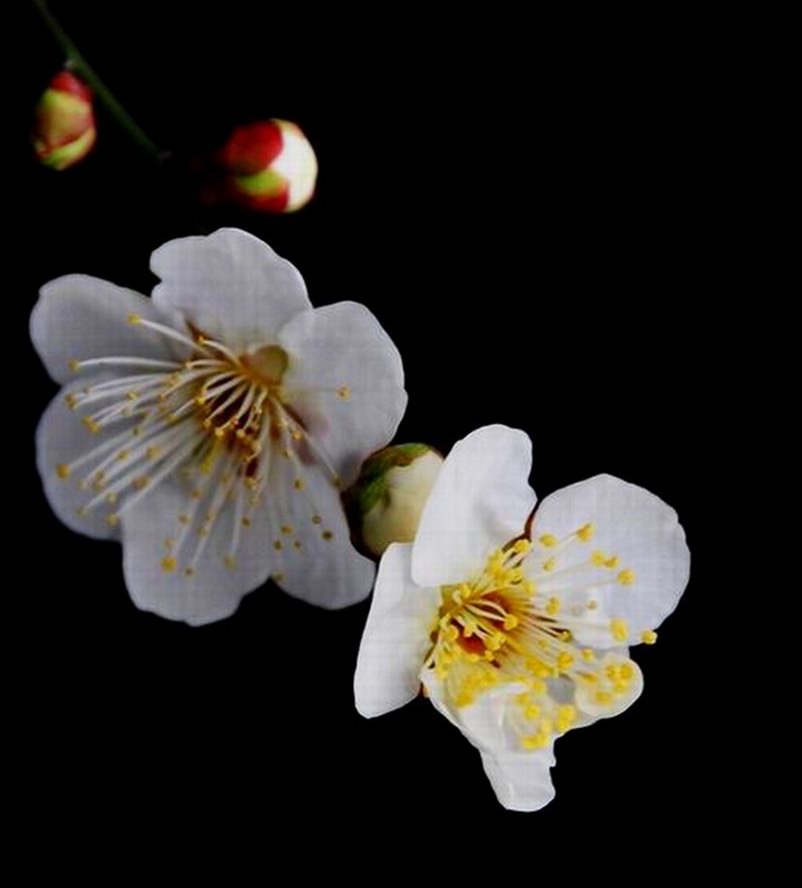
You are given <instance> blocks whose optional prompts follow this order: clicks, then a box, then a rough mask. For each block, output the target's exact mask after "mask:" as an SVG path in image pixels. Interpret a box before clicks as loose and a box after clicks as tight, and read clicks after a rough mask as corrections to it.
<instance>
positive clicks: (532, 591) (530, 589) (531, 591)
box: [523, 580, 537, 595]
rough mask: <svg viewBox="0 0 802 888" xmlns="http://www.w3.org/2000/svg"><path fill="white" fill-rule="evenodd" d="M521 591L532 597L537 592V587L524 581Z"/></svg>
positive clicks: (530, 582)
mask: <svg viewBox="0 0 802 888" xmlns="http://www.w3.org/2000/svg"><path fill="white" fill-rule="evenodd" d="M523 590H524V592H526V594H527V595H534V594H535V592H537V586H535V584H534V583H533V582H532V580H524V582H523Z"/></svg>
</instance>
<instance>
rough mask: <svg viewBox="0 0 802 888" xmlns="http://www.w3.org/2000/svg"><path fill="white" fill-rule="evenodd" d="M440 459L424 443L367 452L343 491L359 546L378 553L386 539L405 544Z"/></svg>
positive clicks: (412, 533)
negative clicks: (349, 484)
mask: <svg viewBox="0 0 802 888" xmlns="http://www.w3.org/2000/svg"><path fill="white" fill-rule="evenodd" d="M442 464H443V457H442V456H440V454H439V453H437V451H435V450H432V448H431V447H429V446H427V445H426V444H397V445H395V446H392V447H385V448H384V449H383V450H379V451H378V453H374V454H373V456H371V457H368V459H366V460H365V462H364V463H363V465H362V471H361V472H360V475H359V478H358V479H357V481H356V484H354V486H353V487H352V488H351V489H350V491H349V492H348V497H347V499H348V505H349V514H350V516H351V519H352V527H353V528H354V530H355V532H356V535H357V537H358V539H359V540H360V542H361V543H362V546H363V548H364V549H366V550H367V551H368V552H370V554H371V555H375V556H376V557H377V558H378V557H380V556H381V554H382V553H383V552H384V550H385V549H386V548H387V547H388V546H389V545H390V543H409V542H412V540H414V539H415V534H416V533H417V532H418V523H419V521H420V516H421V512H422V511H423V506H424V504H425V502H426V500H427V498H428V496H429V492H430V491H431V489H432V486H433V485H434V482H435V479H436V478H437V475H438V473H439V472H440V466H441V465H442Z"/></svg>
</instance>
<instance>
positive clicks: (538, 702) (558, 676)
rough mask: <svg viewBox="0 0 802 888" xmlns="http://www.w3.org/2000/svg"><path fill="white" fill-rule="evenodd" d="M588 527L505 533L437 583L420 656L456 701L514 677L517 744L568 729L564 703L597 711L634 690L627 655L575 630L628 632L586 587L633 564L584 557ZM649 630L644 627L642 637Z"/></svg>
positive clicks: (604, 635)
mask: <svg viewBox="0 0 802 888" xmlns="http://www.w3.org/2000/svg"><path fill="white" fill-rule="evenodd" d="M592 536H593V527H592V525H590V524H586V525H584V526H583V527H581V528H579V529H578V530H577V531H575V532H574V533H573V534H570V535H569V536H568V537H566V538H565V539H563V540H558V539H557V538H556V537H554V536H553V535H551V534H543V535H541V536H540V537H539V538H538V540H537V541H535V542H534V543H532V542H530V541H529V540H527V539H518V540H515V541H513V542H511V543H509V544H508V545H507V546H505V547H503V548H501V549H498V550H497V551H495V552H493V553H492V555H491V556H490V557H489V558H488V559H487V562H486V564H485V566H484V569H483V570H482V571H481V573H480V574H479V575H478V576H476V577H474V578H473V579H471V580H470V581H468V582H465V583H462V584H460V585H455V586H444V587H442V589H441V596H442V604H441V607H440V610H439V613H438V617H437V622H436V624H435V625H434V627H433V629H432V634H431V638H432V642H433V646H432V649H431V652H430V654H429V656H428V658H427V660H426V666H427V667H429V668H430V669H432V670H434V673H435V675H436V677H437V678H438V679H440V681H441V682H442V683H443V687H444V690H445V693H446V694H447V695H448V696H449V697H450V699H451V700H452V702H453V703H454V705H455V706H457V707H464V706H470V705H471V704H473V703H475V702H476V700H477V699H478V698H479V697H480V696H481V695H482V694H484V693H486V692H487V691H489V690H491V689H493V688H498V687H501V686H509V687H510V688H511V689H514V688H516V687H517V690H518V691H519V693H517V694H516V695H515V698H514V700H515V706H514V707H513V716H512V721H513V724H512V725H511V727H512V729H513V730H514V732H515V733H516V734H517V735H518V736H519V737H520V741H521V745H522V746H523V747H524V748H526V749H536V748H541V747H543V746H545V745H547V743H548V742H549V738H550V737H551V735H552V734H553V733H563V732H565V731H567V730H569V729H570V728H571V727H572V726H573V724H574V722H575V721H576V718H577V710H576V707H575V705H574V703H579V704H580V705H581V708H582V709H583V710H584V711H585V712H593V713H594V714H605V713H608V712H611V711H612V709H613V708H615V707H616V706H617V705H620V704H621V703H622V702H623V701H624V700H625V699H626V698H627V696H628V695H631V694H633V693H635V690H636V684H637V680H638V678H639V672H638V670H637V666H636V665H635V664H634V663H632V662H631V661H630V660H629V659H628V657H626V656H625V655H623V654H621V653H620V652H610V653H606V654H605V653H603V652H599V651H597V650H596V649H594V648H593V647H589V646H584V645H582V644H580V643H579V642H578V641H577V638H576V635H577V633H579V634H580V635H583V632H584V633H588V632H591V633H597V634H598V637H599V638H600V642H599V643H601V639H604V640H605V644H604V646H605V647H608V646H609V643H608V642H609V640H610V639H611V638H612V640H613V641H616V642H620V644H621V645H623V644H625V643H626V641H627V638H628V633H629V630H628V627H627V625H626V623H625V622H624V621H623V620H621V619H617V618H613V619H609V618H606V617H602V616H601V615H600V614H598V611H599V607H598V601H597V600H596V599H595V598H594V597H593V596H594V594H597V593H598V592H599V591H600V590H601V588H602V587H604V586H606V585H608V584H610V583H618V584H621V585H624V586H628V585H631V584H632V583H633V582H634V579H635V576H634V572H633V571H631V570H626V569H625V570H619V563H618V558H617V557H616V556H614V555H607V554H605V553H602V552H599V551H593V552H591V553H590V555H589V557H587V556H586V555H585V553H584V552H583V551H582V550H583V549H584V547H583V546H582V543H587V542H589V541H590V539H591V538H592ZM560 593H564V596H561V594H560ZM563 597H565V599H566V603H568V602H570V604H567V606H565V605H564V603H563V600H562V598H563ZM580 630H583V631H580ZM647 636H648V637H647ZM655 637H656V636H655V635H654V633H645V634H644V636H643V639H642V640H644V641H647V642H651V641H653V640H654V638H655ZM572 686H573V687H572Z"/></svg>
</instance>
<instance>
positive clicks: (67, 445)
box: [36, 377, 120, 539]
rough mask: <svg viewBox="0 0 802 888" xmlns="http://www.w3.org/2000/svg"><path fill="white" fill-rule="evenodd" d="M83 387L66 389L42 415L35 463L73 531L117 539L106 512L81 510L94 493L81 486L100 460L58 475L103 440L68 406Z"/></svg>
mask: <svg viewBox="0 0 802 888" xmlns="http://www.w3.org/2000/svg"><path fill="white" fill-rule="evenodd" d="M101 378H103V377H101ZM81 388H83V383H78V382H74V383H73V384H72V385H70V386H67V387H65V388H63V389H62V390H61V391H60V392H59V394H58V395H57V396H56V397H55V398H53V400H52V401H51V402H50V404H49V405H48V407H47V409H46V410H45V412H44V413H43V414H42V418H41V419H40V420H39V427H38V428H37V430H36V465H37V467H38V469H39V474H40V475H41V478H42V486H43V487H44V491H45V496H46V497H47V501H48V502H49V503H50V507H51V508H52V509H53V511H54V512H55V513H56V515H57V517H58V518H59V520H61V521H62V522H63V523H64V524H66V525H67V527H69V528H70V529H71V530H74V531H76V532H77V533H83V534H86V535H87V536H90V537H94V538H95V539H107V538H110V537H111V538H116V537H117V536H118V531H117V529H116V528H115V527H112V526H111V525H110V524H109V523H108V521H107V514H108V513H107V511H105V510H103V509H93V510H92V511H90V512H88V513H85V514H83V515H79V509H81V507H82V506H85V505H86V503H87V501H88V500H89V499H90V498H91V493H87V491H86V490H81V489H79V487H78V485H79V483H80V482H81V480H82V479H83V478H85V477H86V476H87V475H89V474H90V473H91V470H92V468H93V467H94V466H95V465H97V463H98V462H99V459H98V460H92V461H91V462H89V463H87V464H84V465H82V466H81V467H80V470H78V469H76V470H75V471H72V472H70V473H69V477H60V476H59V466H61V467H62V470H61V471H62V474H66V472H65V469H64V468H63V467H66V466H69V464H70V463H72V462H73V461H74V460H76V459H78V458H79V457H81V456H83V455H84V454H86V453H88V452H89V451H91V450H92V449H93V448H94V447H96V446H97V444H98V443H100V441H102V440H103V439H102V438H101V437H100V436H95V435H93V434H92V433H91V432H89V430H88V429H87V428H86V427H85V426H84V425H83V424H82V423H81V421H80V416H79V415H78V414H77V413H76V412H75V411H74V410H71V409H70V408H69V407H68V406H67V398H68V397H69V396H70V395H71V394H73V393H74V392H76V391H78V390H79V389H81ZM119 431H120V428H115V433H119Z"/></svg>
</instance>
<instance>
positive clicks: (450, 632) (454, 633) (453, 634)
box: [443, 623, 459, 642]
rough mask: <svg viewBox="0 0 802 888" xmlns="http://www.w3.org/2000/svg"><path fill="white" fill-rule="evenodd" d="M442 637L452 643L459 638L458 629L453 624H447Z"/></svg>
mask: <svg viewBox="0 0 802 888" xmlns="http://www.w3.org/2000/svg"><path fill="white" fill-rule="evenodd" d="M443 636H444V638H445V640H446V641H449V642H454V641H456V640H457V639H458V638H459V629H457V627H456V626H455V625H454V624H453V623H449V625H448V626H446V628H445V631H444V633H443Z"/></svg>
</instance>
